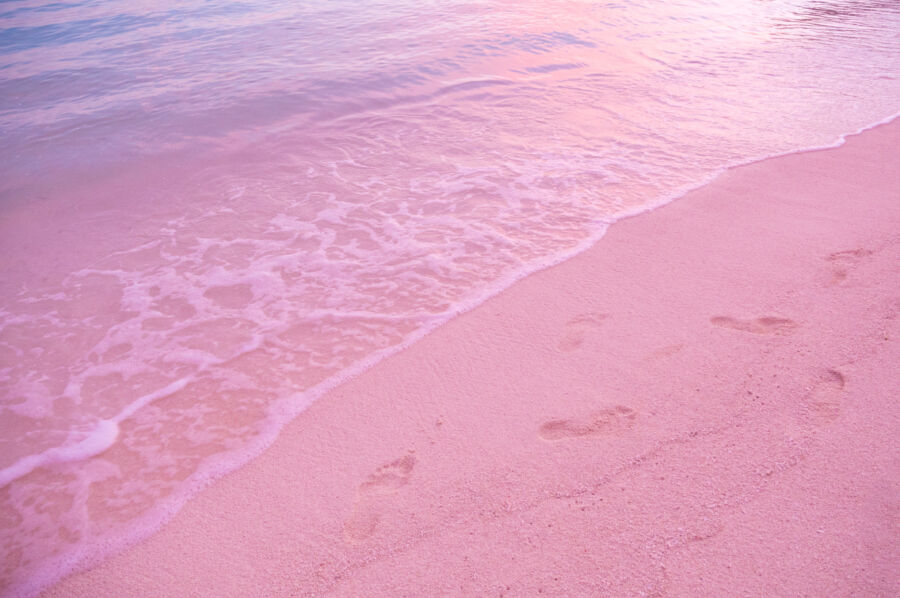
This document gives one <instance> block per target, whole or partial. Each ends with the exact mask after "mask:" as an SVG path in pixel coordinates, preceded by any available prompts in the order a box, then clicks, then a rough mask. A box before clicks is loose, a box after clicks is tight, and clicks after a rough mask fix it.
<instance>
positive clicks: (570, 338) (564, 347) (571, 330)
mask: <svg viewBox="0 0 900 598" xmlns="http://www.w3.org/2000/svg"><path fill="white" fill-rule="evenodd" d="M608 317H609V316H608V315H607V314H597V313H586V314H581V315H580V316H576V317H574V318H572V319H571V320H569V321H568V322H566V329H565V332H564V333H563V336H562V339H560V341H559V350H560V351H566V352H568V351H574V350H575V349H577V348H578V347H580V346H581V345H582V343H584V339H585V337H586V336H587V334H588V333H589V332H590V331H591V330H595V329H597V328H599V327H600V324H601V322H603V320H605V319H606V318H608Z"/></svg>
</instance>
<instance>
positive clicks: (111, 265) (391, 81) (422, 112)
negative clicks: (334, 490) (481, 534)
mask: <svg viewBox="0 0 900 598" xmlns="http://www.w3.org/2000/svg"><path fill="white" fill-rule="evenodd" d="M898 32H900V3H898V2H895V1H894V0H858V1H849V0H848V1H841V0H620V1H618V2H584V1H578V0H516V1H514V2H513V1H508V0H495V1H486V0H468V1H465V0H443V1H435V0H415V1H412V0H381V1H362V0H358V1H349V0H333V1H329V2H323V1H306V2H303V1H296V0H290V1H288V0H282V1H277V0H268V1H262V0H246V1H244V2H237V1H235V2H231V1H225V0H211V1H205V0H204V1H202V0H180V1H179V0H172V1H169V2H145V1H139V0H86V1H80V0H73V1H69V2H50V1H46V0H5V1H3V2H0V588H2V590H0V594H2V595H4V596H18V595H30V594H33V593H35V592H36V591H38V590H39V589H40V588H41V587H44V586H46V584H48V583H52V582H53V581H54V580H56V579H58V578H59V577H60V576H62V575H64V574H65V573H67V572H70V571H72V570H74V569H76V568H79V567H84V566H88V565H90V564H92V563H95V562H96V561H97V560H98V559H99V558H102V557H103V556H105V555H108V554H109V553H111V552H112V551H115V550H118V549H120V548H122V547H123V546H125V545H127V544H128V543H129V542H133V541H135V540H137V539H140V538H141V537H145V536H146V535H147V534H149V533H152V532H153V531H154V530H155V529H157V528H158V526H159V525H160V524H161V523H162V522H164V521H165V520H166V519H167V518H168V517H170V516H171V515H172V514H173V513H174V512H175V511H176V510H177V509H178V507H179V506H180V505H181V504H183V502H184V501H185V500H186V499H187V498H188V497H189V496H190V494H191V493H192V492H195V491H196V490H197V489H198V488H200V487H202V486H203V485H204V484H205V483H207V482H208V481H209V480H211V479H213V478H215V477H216V476H218V475H221V474H223V473H226V472H228V471H230V470H233V469H234V468H236V467H238V466H240V465H241V464H243V463H245V462H246V461H248V460H249V459H250V458H252V457H253V456H255V455H257V454H259V453H260V452H261V450H263V449H264V448H265V447H266V446H267V445H268V444H269V443H270V442H271V441H272V440H273V439H274V437H275V435H276V434H277V432H278V430H279V429H280V428H281V426H283V425H284V423H285V422H286V421H288V420H289V419H290V418H291V417H293V416H295V415H296V414H297V413H299V412H300V411H301V410H303V409H304V408H305V407H306V406H307V405H309V403H310V402H311V401H312V400H314V399H315V398H316V397H317V396H319V395H321V394H322V393H323V392H324V391H325V390H327V389H328V388H330V387H333V386H334V385H335V384H338V383H339V382H340V381H341V380H344V379H346V377H347V376H349V375H352V374H354V373H356V372H359V371H361V370H362V369H363V368H365V367H367V366H369V365H371V364H373V363H374V362H376V361H377V360H378V359H380V358H382V357H384V356H385V355H387V354H389V353H391V352H394V351H396V350H399V349H400V348H402V347H404V346H407V345H408V344H410V343H411V342H413V341H414V340H415V339H417V338H419V337H420V336H422V335H423V334H425V333H427V332H428V331H429V330H432V329H433V328H434V327H436V326H438V325H440V324H441V323H443V322H445V321H447V320H448V319H449V318H452V317H453V316H454V315H456V314H458V313H460V312H461V311H464V310H465V309H468V308H470V307H473V306H475V305H477V304H478V303H479V302H481V301H483V300H484V299H485V298H486V297H488V296H489V295H491V294H493V293H496V292H498V291H500V290H502V289H503V288H505V287H506V286H508V285H510V284H512V283H513V282H514V281H515V280H517V279H519V278H521V277H523V276H525V275H527V274H528V273H530V272H533V271H535V270H537V269H540V268H543V267H546V266H548V265H551V264H553V263H557V262H559V261H560V260H562V259H565V258H566V257H569V256H572V255H574V254H575V253H577V252H579V251H582V250H584V249H585V248H587V247H588V246H590V245H591V244H592V243H594V242H595V241H596V240H597V239H598V238H599V237H600V236H602V234H603V232H604V231H605V230H606V229H607V227H608V226H609V225H611V224H612V223H614V222H615V221H616V220H618V219H621V218H623V217H625V216H628V215H633V214H637V213H640V212H642V211H646V210H648V209H652V208H653V207H655V206H658V205H661V204H662V203H665V202H667V201H670V200H672V199H674V198H676V197H678V195H680V194H682V193H683V192H684V191H685V190H686V189H689V188H691V187H695V186H697V185H700V184H702V183H703V182H705V181H708V180H709V179H710V178H711V177H713V176H715V175H716V174H717V173H718V172H720V171H721V170H722V169H723V168H725V167H728V166H730V165H735V164H739V163H744V162H747V161H751V160H754V159H758V158H761V157H764V156H769V155H776V154H781V153H786V152H791V151H798V150H802V149H804V148H812V147H822V146H828V145H833V144H835V143H838V142H840V140H841V139H842V136H843V135H846V134H848V133H851V132H855V131H858V130H860V129H862V128H865V127H867V126H870V125H872V124H873V123H876V122H880V121H883V120H885V119H887V118H890V117H892V116H893V115H894V114H895V113H897V111H898V110H900V41H898ZM860 201H865V198H864V197H861V198H860ZM308 483H315V482H314V481H308Z"/></svg>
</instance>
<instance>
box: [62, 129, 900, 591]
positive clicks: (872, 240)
mask: <svg viewBox="0 0 900 598" xmlns="http://www.w3.org/2000/svg"><path fill="white" fill-rule="evenodd" d="M898 149H900V124H898V123H896V122H895V123H891V124H889V125H885V126H881V127H878V128H876V129H874V130H871V131H868V132H865V133H863V134H861V135H857V136H853V137H851V138H849V139H848V141H847V143H846V144H845V145H844V146H842V147H840V148H837V149H831V150H825V151H816V152H807V153H803V154H797V155H791V156H785V157H780V158H775V159H771V160H767V161H763V162H760V163H756V164H752V165H749V166H745V167H741V168H737V169H734V170H731V171H728V172H727V173H725V174H724V175H722V176H721V177H719V179H717V180H716V181H715V182H713V183H712V184H710V185H708V186H707V187H704V188H702V189H700V190H697V191H695V192H693V193H691V194H689V195H688V196H687V197H685V198H684V199H682V200H679V201H677V202H675V203H673V204H671V205H669V206H666V207H664V208H661V209H659V210H657V211H655V212H652V213H650V214H647V215H643V216H639V217H636V218H633V219H630V220H627V221H623V222H621V223H619V224H616V225H615V226H613V227H612V229H611V231H610V232H609V233H608V234H607V236H606V237H605V238H604V239H602V240H601V241H600V242H599V243H598V245H597V246H596V247H595V248H594V249H592V250H590V251H588V252H587V253H585V254H582V255H581V256H579V257H577V258H574V259H572V260H570V261H568V262H565V263H563V264H562V265H559V266H557V267H554V268H552V269H550V270H546V271H543V272H539V273H537V274H534V275H532V276H530V277H528V278H527V279H525V280H523V281H521V282H520V283H518V284H516V285H515V286H513V287H512V288H510V289H509V290H507V291H506V292H504V293H502V294H501V295H499V296H497V297H495V298H494V299H491V300H489V301H488V302H486V303H485V304H483V305H482V306H480V307H478V308H476V309H475V310H473V311H472V312H470V313H468V314H466V315H464V316H462V317H460V318H458V319H456V320H454V321H452V322H450V323H449V324H447V325H445V326H443V327H442V328H440V329H438V330H437V331H436V332H434V333H432V334H431V335H430V336H428V337H426V338H425V339H423V340H422V341H420V342H419V343H418V344H416V345H415V346H414V347H412V348H411V349H409V350H406V351H404V352H402V353H400V354H398V355H396V356H394V357H391V358H389V359H387V360H385V361H384V362H382V363H380V364H379V365H377V366H376V367H374V368H373V369H372V370H370V371H368V372H367V373H365V374H363V375H361V376H359V377H358V378H356V379H354V380H352V381H350V382H349V383H347V384H345V385H343V386H341V387H339V388H338V389H337V390H335V391H333V392H332V393H330V394H329V395H326V396H325V397H323V398H322V399H320V400H319V401H318V402H316V403H315V404H313V405H312V406H311V407H310V408H309V409H308V410H307V411H306V412H304V413H302V414H301V415H300V416H299V417H298V418H297V419H296V420H294V421H293V422H292V423H291V424H289V425H288V426H287V427H286V428H285V429H284V431H283V432H282V434H281V436H280V437H279V439H278V441H277V442H276V443H275V444H274V445H273V446H272V448H271V449H270V450H269V451H268V452H267V453H265V454H264V455H263V456H262V457H260V458H259V459H257V460H256V461H254V462H252V463H251V464H249V465H248V466H246V467H245V468H243V469H241V470H239V471H237V472H236V473H234V474H232V475H230V476H228V477H226V478H225V479H223V480H221V481H219V482H218V483H216V484H214V485H213V486H212V487H211V488H209V489H208V490H206V491H204V492H203V493H201V494H200V495H199V496H198V497H197V498H196V499H195V500H193V501H192V502H190V503H189V504H188V505H187V506H186V507H185V508H184V509H183V511H182V512H181V513H179V514H178V515H177V516H176V517H175V518H174V519H173V520H172V522H171V523H169V524H168V525H167V526H166V527H165V528H164V529H163V530H162V531H161V532H159V533H158V534H156V535H155V536H153V537H151V538H150V539H149V540H147V541H145V542H143V543H141V544H139V545H137V546H135V547H133V548H132V549H130V550H128V551H126V552H124V553H122V554H120V555H118V556H116V557H114V558H112V559H110V560H108V561H106V562H105V563H103V564H101V565H100V566H99V567H97V568H96V569H94V570H91V571H89V572H87V573H83V574H79V575H76V576H73V577H71V578H69V579H68V580H66V581H64V582H63V583H62V584H60V585H59V586H57V587H55V588H53V589H51V590H50V591H48V592H46V593H45V596H48V597H50V596H59V597H62V596H66V597H72V596H75V597H78V596H85V597H86V596H96V595H129V596H181V595H193V596H247V595H266V596H306V595H324V594H329V595H341V596H356V595H367V596H412V595H491V594H493V595H511V596H512V595H518V596H530V595H537V594H539V593H540V594H541V595H569V596H572V595H607V594H609V595H617V596H630V595H655V596H662V595H667V596H716V595H728V594H741V593H746V594H748V595H785V596H786V595H801V594H809V595H866V596H887V595H896V594H897V593H898V592H900V578H898V575H897V573H896V571H895V568H894V567H893V564H894V563H896V562H897V559H898V557H900V554H898V548H897V546H898V543H897V541H896V540H897V538H896V535H895V533H894V532H893V531H892V530H893V527H892V524H891V521H892V513H893V507H892V505H893V504H895V501H896V495H897V494H896V490H897V488H896V479H897V473H898V472H897V470H896V463H897V459H898V456H900V454H898V453H900V449H898V448H897V445H896V443H895V442H894V441H893V438H894V435H895V432H896V429H897V424H898V422H900V408H898V406H897V404H896V401H895V400H894V398H895V397H896V396H897V394H898V391H900V380H898V376H897V374H896V365H895V364H896V363H898V362H900V350H898V347H897V343H896V338H897V336H898V334H900V330H898V325H897V322H898V319H897V315H898V313H900V304H898V300H900V299H898V288H897V271H896V264H897V263H900V255H898V254H900V243H898V238H897V234H896V231H897V230H898V226H900V202H898V201H897V199H898V197H897V191H896V190H897V189H898V188H900V173H898V169H897V168H896V162H895V159H894V158H893V156H896V152H897V151H898Z"/></svg>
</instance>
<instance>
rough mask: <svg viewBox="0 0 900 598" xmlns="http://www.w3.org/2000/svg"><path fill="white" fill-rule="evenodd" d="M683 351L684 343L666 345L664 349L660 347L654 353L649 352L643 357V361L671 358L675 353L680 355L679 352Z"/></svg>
mask: <svg viewBox="0 0 900 598" xmlns="http://www.w3.org/2000/svg"><path fill="white" fill-rule="evenodd" d="M682 349H684V343H680V344H677V345H666V346H665V347H660V348H659V349H657V350H656V351H653V352H651V353H650V354H649V355H647V356H646V357H644V361H651V360H655V359H662V358H664V357H671V356H672V355H675V354H676V353H680V352H681V350H682Z"/></svg>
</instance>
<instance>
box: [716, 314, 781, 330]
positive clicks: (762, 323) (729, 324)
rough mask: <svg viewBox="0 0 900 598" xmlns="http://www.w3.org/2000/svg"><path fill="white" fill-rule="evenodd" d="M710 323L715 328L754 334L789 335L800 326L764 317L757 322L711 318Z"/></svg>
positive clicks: (721, 317) (779, 319) (722, 317)
mask: <svg viewBox="0 0 900 598" xmlns="http://www.w3.org/2000/svg"><path fill="white" fill-rule="evenodd" d="M709 321H710V323H712V324H713V325H714V326H720V327H722V328H731V329H733V330H740V331H741V332H750V333H752V334H787V333H789V332H791V331H792V330H793V329H794V328H796V327H797V326H798V324H797V323H796V322H795V321H793V320H788V319H787V318H778V317H775V316H763V317H761V318H756V319H755V320H740V319H738V318H732V317H729V316H715V317H713V318H710V319H709Z"/></svg>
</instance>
